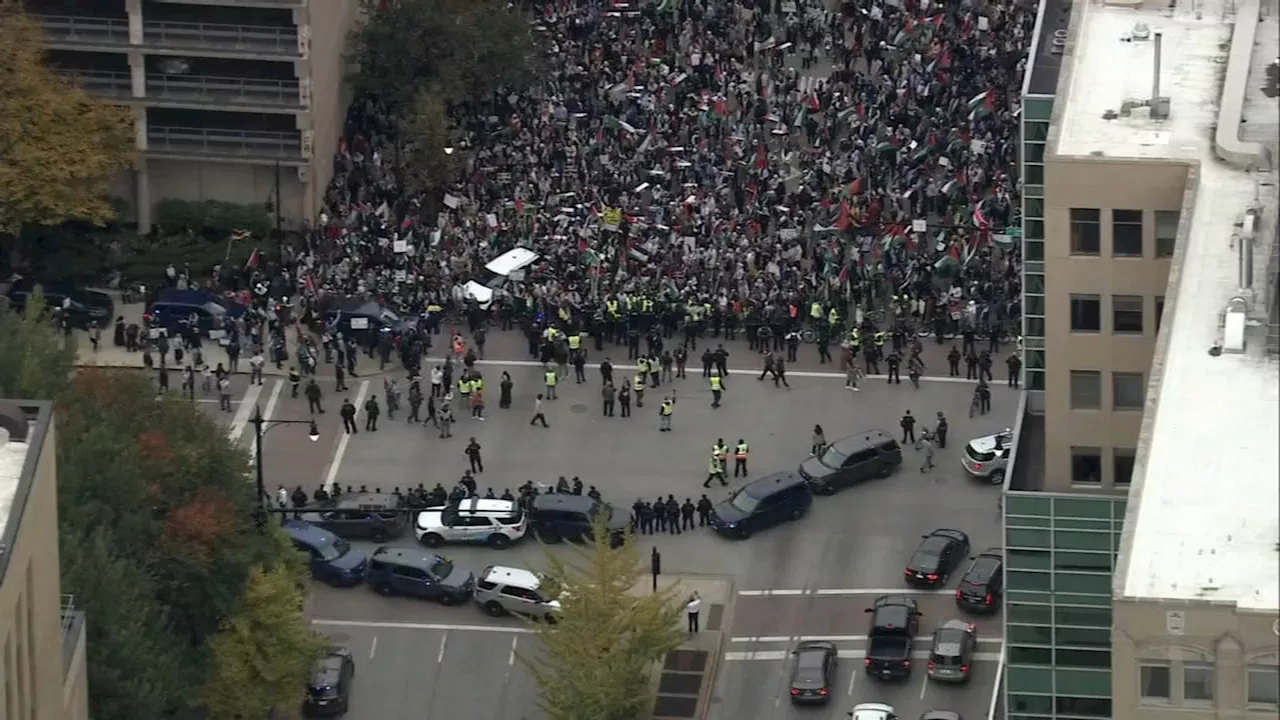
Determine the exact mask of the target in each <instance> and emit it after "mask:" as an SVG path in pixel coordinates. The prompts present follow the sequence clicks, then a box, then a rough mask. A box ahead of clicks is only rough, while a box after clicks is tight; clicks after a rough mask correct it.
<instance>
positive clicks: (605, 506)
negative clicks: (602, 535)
mask: <svg viewBox="0 0 1280 720" xmlns="http://www.w3.org/2000/svg"><path fill="white" fill-rule="evenodd" d="M597 517H601V518H602V519H603V520H604V525H605V527H606V528H608V530H609V543H610V544H611V545H613V546H614V547H618V546H620V545H621V544H622V542H623V540H624V539H625V538H626V533H627V528H628V527H630V525H631V518H630V517H629V516H628V515H627V514H626V513H622V512H619V511H618V509H617V508H615V507H613V506H612V505H610V504H609V503H606V502H596V501H595V500H593V499H592V498H589V497H587V496H586V495H569V494H567V493H543V494H541V495H536V496H534V498H533V502H531V503H530V507H529V529H530V530H532V531H533V532H534V534H535V535H536V536H537V538H538V539H539V540H541V541H542V542H544V543H555V542H560V541H561V540H570V541H573V542H591V541H592V540H593V539H594V534H593V532H592V528H593V524H592V523H593V522H594V521H595V519H596V518H597Z"/></svg>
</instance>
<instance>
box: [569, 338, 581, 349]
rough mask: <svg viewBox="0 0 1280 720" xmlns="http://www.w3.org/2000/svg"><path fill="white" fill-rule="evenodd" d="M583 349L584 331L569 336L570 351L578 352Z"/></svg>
mask: <svg viewBox="0 0 1280 720" xmlns="http://www.w3.org/2000/svg"><path fill="white" fill-rule="evenodd" d="M581 349H582V333H574V334H572V335H570V336H569V352H574V353H576V352H578V351H579V350H581Z"/></svg>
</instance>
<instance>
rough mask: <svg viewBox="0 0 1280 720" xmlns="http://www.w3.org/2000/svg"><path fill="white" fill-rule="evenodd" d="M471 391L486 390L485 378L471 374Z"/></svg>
mask: <svg viewBox="0 0 1280 720" xmlns="http://www.w3.org/2000/svg"><path fill="white" fill-rule="evenodd" d="M471 392H473V393H478V392H484V378H482V377H480V376H479V375H478V374H477V375H472V376H471Z"/></svg>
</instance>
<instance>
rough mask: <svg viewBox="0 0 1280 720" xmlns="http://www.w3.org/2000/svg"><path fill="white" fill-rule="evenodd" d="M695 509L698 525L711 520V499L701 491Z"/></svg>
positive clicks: (700, 525)
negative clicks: (701, 493)
mask: <svg viewBox="0 0 1280 720" xmlns="http://www.w3.org/2000/svg"><path fill="white" fill-rule="evenodd" d="M697 511H698V527H702V526H704V525H706V524H707V523H708V522H710V521H711V499H710V498H708V497H707V495H706V493H703V495H702V497H700V498H698V505H697Z"/></svg>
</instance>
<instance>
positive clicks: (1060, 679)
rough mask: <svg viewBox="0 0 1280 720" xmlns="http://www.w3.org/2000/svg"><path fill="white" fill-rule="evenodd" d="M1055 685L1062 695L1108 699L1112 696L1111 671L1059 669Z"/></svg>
mask: <svg viewBox="0 0 1280 720" xmlns="http://www.w3.org/2000/svg"><path fill="white" fill-rule="evenodd" d="M1054 675H1055V678H1054V679H1055V681H1056V682H1055V685H1056V689H1057V691H1058V694H1060V695H1081V696H1086V697H1088V696H1095V695H1096V696H1100V697H1108V696H1110V695H1111V671H1110V670H1085V669H1084V668H1059V669H1058V671H1057V672H1056V673H1054Z"/></svg>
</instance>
